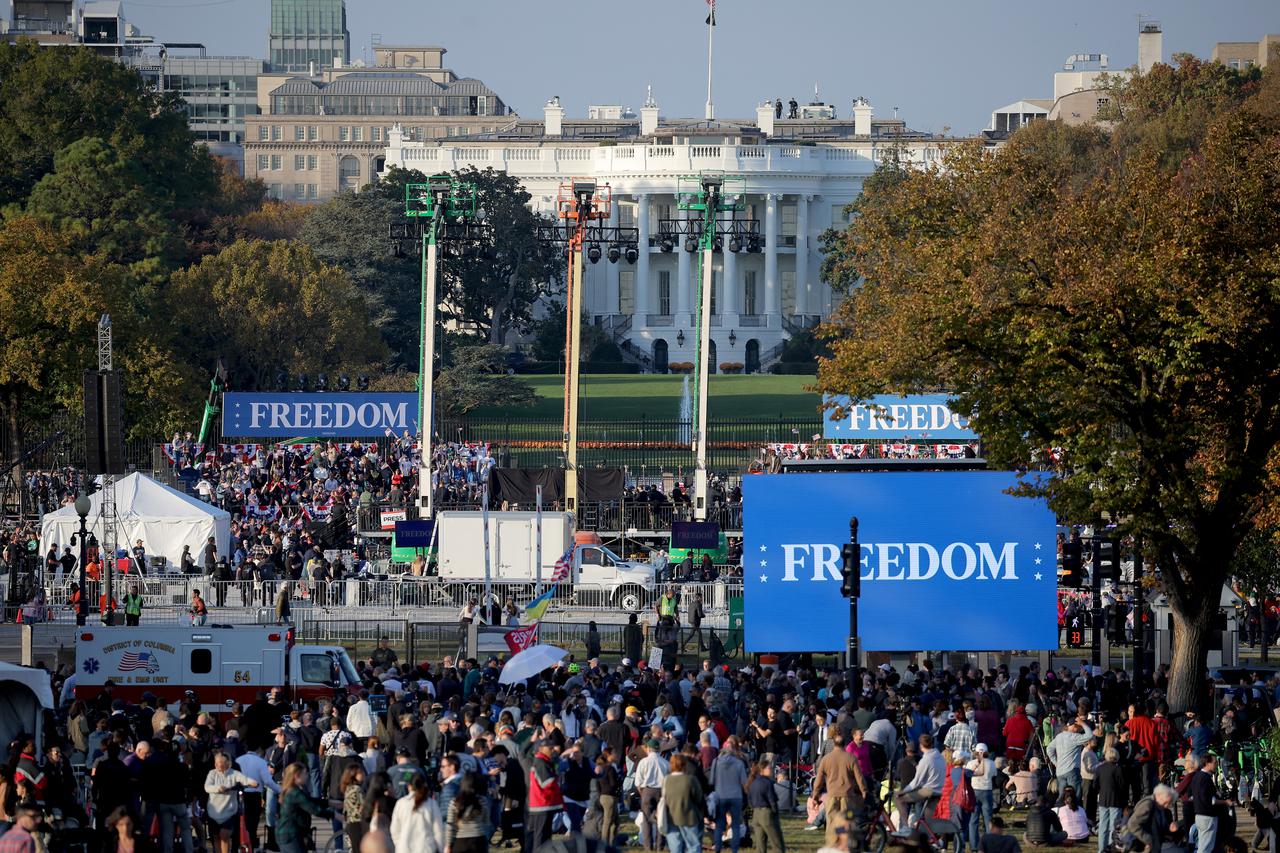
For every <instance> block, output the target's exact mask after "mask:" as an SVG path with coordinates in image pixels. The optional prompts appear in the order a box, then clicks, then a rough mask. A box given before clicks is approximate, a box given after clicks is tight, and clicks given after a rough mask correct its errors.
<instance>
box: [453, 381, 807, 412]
mask: <svg viewBox="0 0 1280 853" xmlns="http://www.w3.org/2000/svg"><path fill="white" fill-rule="evenodd" d="M520 378H521V379H522V380H524V381H525V382H527V383H528V384H529V385H531V386H532V387H533V389H534V391H536V392H537V394H538V397H539V399H538V402H537V403H536V404H535V405H533V406H529V407H526V408H522V409H520V410H518V411H513V410H510V409H501V408H481V409H477V410H476V411H475V412H474V416H475V417H495V416H502V415H506V416H511V415H519V416H521V417H527V418H558V417H560V416H561V415H562V414H563V413H564V377H563V376H559V375H556V376H522V377H520ZM813 381H814V377H812V376H772V375H760V374H752V375H750V376H725V375H717V376H712V377H711V383H710V386H711V411H710V417H711V418H713V419H722V418H777V417H779V416H782V417H784V418H807V417H813V418H816V417H817V411H818V405H819V404H820V403H821V402H822V398H821V397H820V396H819V395H818V394H815V393H812V392H810V391H806V390H804V386H805V385H808V384H810V383H812V382H813ZM683 384H684V377H683V376H670V375H668V376H663V375H657V374H637V375H621V374H602V375H592V376H583V377H582V385H581V391H580V395H579V401H578V408H579V412H580V414H581V417H582V419H583V420H584V421H586V420H631V419H637V418H641V417H646V418H653V419H668V420H669V419H674V418H676V417H679V414H680V394H681V389H682V387H683ZM689 384H690V393H692V387H693V380H692V378H690V383H689Z"/></svg>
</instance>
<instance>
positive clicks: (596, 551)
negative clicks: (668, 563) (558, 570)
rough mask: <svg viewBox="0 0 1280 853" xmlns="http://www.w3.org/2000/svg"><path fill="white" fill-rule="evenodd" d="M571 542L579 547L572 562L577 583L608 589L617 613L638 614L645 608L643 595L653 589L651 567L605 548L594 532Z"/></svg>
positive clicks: (578, 535) (576, 535)
mask: <svg viewBox="0 0 1280 853" xmlns="http://www.w3.org/2000/svg"><path fill="white" fill-rule="evenodd" d="M574 541H575V543H576V544H577V546H578V547H577V548H575V549H574V559H573V562H574V569H575V570H576V572H577V582H578V583H579V584H590V585H594V586H599V587H601V588H603V589H605V590H607V591H608V592H609V598H610V602H611V604H612V605H613V606H615V607H617V608H619V609H620V610H624V611H626V612H628V613H635V612H637V611H639V610H640V609H641V608H642V607H643V606H644V602H645V595H644V593H645V592H646V591H650V590H652V589H653V588H654V581H655V578H656V572H655V571H654V567H653V566H651V565H650V564H648V563H637V562H635V561H633V560H624V559H623V558H622V557H619V556H618V555H617V554H615V553H614V552H612V551H610V550H609V549H608V548H606V547H605V546H604V544H603V543H602V542H601V540H600V537H599V535H598V534H596V533H590V532H583V533H577V534H575V535H574Z"/></svg>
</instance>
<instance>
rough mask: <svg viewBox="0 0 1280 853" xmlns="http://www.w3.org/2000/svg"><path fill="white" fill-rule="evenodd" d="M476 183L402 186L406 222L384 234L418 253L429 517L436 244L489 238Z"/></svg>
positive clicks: (428, 511)
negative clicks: (420, 255) (420, 281)
mask: <svg viewBox="0 0 1280 853" xmlns="http://www.w3.org/2000/svg"><path fill="white" fill-rule="evenodd" d="M478 199H479V191H478V189H477V187H476V185H475V184H470V183H463V182H462V181H459V180H457V179H456V178H453V177H452V176H450V175H432V176H431V177H430V178H428V179H427V183H425V184H407V185H406V186H405V188H404V215H405V216H406V217H408V221H406V222H393V223H391V226H390V229H389V234H390V237H391V243H392V248H393V250H394V251H395V252H396V253H397V254H401V253H402V252H403V251H404V248H405V245H406V244H407V245H408V247H409V248H410V251H421V253H422V344H421V362H420V364H419V368H418V369H419V380H418V390H419V401H418V412H419V421H418V429H419V431H420V436H421V439H420V444H419V446H420V448H421V463H420V465H419V468H418V508H419V516H420V517H421V518H431V517H432V489H431V438H432V429H433V425H434V423H435V421H434V418H433V414H434V411H433V410H434V407H435V401H434V397H433V393H434V391H435V351H436V301H437V296H436V280H437V277H438V270H437V261H438V256H439V251H440V246H441V245H442V244H443V245H445V246H446V248H447V249H451V250H457V251H459V252H461V251H463V250H465V249H467V248H478V247H480V246H482V245H486V244H488V243H490V242H492V230H491V229H490V228H489V226H488V225H487V224H486V223H485V221H484V219H485V215H484V211H483V210H481V209H479V207H478Z"/></svg>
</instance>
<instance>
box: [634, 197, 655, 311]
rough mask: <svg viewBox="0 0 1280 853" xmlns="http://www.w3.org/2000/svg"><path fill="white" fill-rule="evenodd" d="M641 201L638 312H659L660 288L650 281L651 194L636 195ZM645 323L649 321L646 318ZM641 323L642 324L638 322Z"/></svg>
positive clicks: (638, 214)
mask: <svg viewBox="0 0 1280 853" xmlns="http://www.w3.org/2000/svg"><path fill="white" fill-rule="evenodd" d="M636 200H637V201H638V202H639V204H638V205H637V210H636V227H637V228H639V230H640V245H639V247H638V248H639V250H640V257H639V258H637V259H636V295H635V305H636V313H637V314H645V313H649V314H657V313H658V288H657V286H656V285H654V283H653V282H651V281H649V194H648V193H640V194H639V195H638V196H636ZM643 322H644V324H647V323H648V320H647V319H645V320H644V321H643ZM637 325H640V324H637Z"/></svg>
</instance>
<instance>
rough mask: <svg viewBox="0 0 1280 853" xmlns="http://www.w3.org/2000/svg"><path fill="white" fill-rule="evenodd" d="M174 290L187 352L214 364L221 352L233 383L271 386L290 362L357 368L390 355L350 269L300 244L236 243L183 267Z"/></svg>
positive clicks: (170, 300)
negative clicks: (323, 260)
mask: <svg viewBox="0 0 1280 853" xmlns="http://www.w3.org/2000/svg"><path fill="white" fill-rule="evenodd" d="M165 296H166V299H167V310H168V312H169V314H168V316H169V317H170V318H171V322H172V323H173V324H174V325H175V326H176V327H178V328H180V329H182V330H183V336H182V341H181V346H182V349H183V355H184V357H185V358H186V359H188V361H189V362H190V363H191V364H196V365H200V366H201V368H202V369H203V370H204V371H206V372H211V371H212V370H213V369H214V366H215V363H216V362H217V359H218V358H219V357H221V358H222V360H223V362H224V363H225V364H226V367H227V370H228V373H229V374H230V377H231V379H230V383H231V386H232V387H236V388H247V389H258V388H268V387H271V385H272V383H274V380H275V375H276V373H277V372H278V371H279V370H282V369H283V370H286V371H288V372H289V373H290V374H297V373H310V374H313V375H314V374H315V373H319V372H323V371H330V372H332V371H339V370H346V371H349V372H355V371H357V370H360V369H367V368H368V366H369V365H371V364H375V363H379V362H383V361H384V360H385V358H386V348H385V347H384V346H383V344H382V341H381V340H379V338H378V335H377V332H376V331H374V330H373V328H372V327H371V326H370V323H369V316H368V313H367V312H366V311H365V307H364V299H363V298H362V296H361V294H360V292H359V291H358V290H356V288H355V286H354V285H353V284H352V283H351V280H350V279H349V278H348V277H347V275H346V273H344V272H343V271H342V270H340V269H338V268H336V267H331V266H328V265H327V264H324V263H321V262H320V261H319V260H317V259H316V257H315V255H314V254H312V252H311V250H310V249H308V248H307V247H306V246H303V245H300V244H297V243H286V242H283V241H279V242H275V243H264V242H248V241H240V242H237V243H234V244H232V245H231V246H228V247H227V248H226V249H223V250H222V251H221V252H219V253H218V254H216V255H210V256H208V257H206V258H205V259H204V260H202V261H201V262H200V263H198V264H196V265H195V266H192V267H190V268H189V269H186V270H181V271H179V272H177V273H174V275H173V278H172V280H171V281H170V285H169V287H168V289H167V290H166V292H165Z"/></svg>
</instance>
